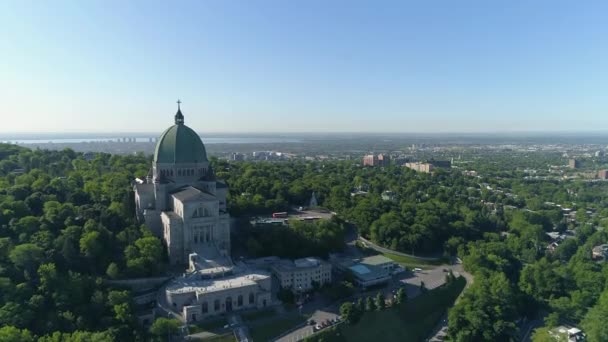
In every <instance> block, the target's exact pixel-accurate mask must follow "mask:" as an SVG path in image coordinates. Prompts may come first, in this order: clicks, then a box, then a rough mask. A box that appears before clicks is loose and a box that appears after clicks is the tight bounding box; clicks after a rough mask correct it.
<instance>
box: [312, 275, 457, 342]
mask: <svg viewBox="0 0 608 342" xmlns="http://www.w3.org/2000/svg"><path fill="white" fill-rule="evenodd" d="M465 284H466V281H465V279H464V278H458V279H457V280H456V281H455V282H454V283H452V284H450V285H449V286H442V287H439V288H436V289H434V290H431V291H428V292H426V293H424V294H422V295H420V296H418V297H416V298H414V299H411V300H409V301H408V302H407V303H405V304H404V305H402V306H400V307H397V308H388V309H386V310H383V311H373V312H366V313H365V314H364V315H363V317H362V318H361V321H359V323H357V324H356V325H347V324H341V325H340V326H339V327H336V328H334V329H333V330H328V331H327V332H325V333H323V334H317V335H313V337H312V338H309V339H307V340H306V341H320V339H321V338H322V339H323V340H326V341H336V342H342V341H347V342H364V341H383V342H385V341H387V342H391V341H395V342H397V341H399V342H401V341H424V340H425V339H426V338H427V337H428V334H430V333H431V331H432V330H433V328H434V327H435V325H436V324H437V323H438V321H439V320H440V319H441V317H442V316H443V314H444V313H445V312H446V310H447V309H448V308H449V307H450V306H451V305H452V304H453V303H454V301H455V300H456V298H457V297H458V295H459V294H460V292H461V291H462V289H464V286H465ZM323 335H324V336H323Z"/></svg>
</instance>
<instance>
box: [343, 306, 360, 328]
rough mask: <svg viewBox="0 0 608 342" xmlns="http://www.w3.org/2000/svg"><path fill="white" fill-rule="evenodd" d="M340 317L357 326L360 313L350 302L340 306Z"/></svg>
mask: <svg viewBox="0 0 608 342" xmlns="http://www.w3.org/2000/svg"><path fill="white" fill-rule="evenodd" d="M340 316H342V319H344V320H346V322H348V323H349V324H357V322H359V319H360V318H361V311H359V309H358V308H357V306H356V305H353V303H351V302H345V303H343V304H342V305H341V306H340Z"/></svg>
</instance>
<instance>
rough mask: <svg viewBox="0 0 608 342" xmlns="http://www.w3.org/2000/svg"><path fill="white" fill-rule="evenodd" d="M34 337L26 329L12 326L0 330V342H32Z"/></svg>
mask: <svg viewBox="0 0 608 342" xmlns="http://www.w3.org/2000/svg"><path fill="white" fill-rule="evenodd" d="M33 341H34V336H32V333H30V332H29V331H28V330H26V329H18V328H15V327H13V326H4V327H2V328H0V342H33Z"/></svg>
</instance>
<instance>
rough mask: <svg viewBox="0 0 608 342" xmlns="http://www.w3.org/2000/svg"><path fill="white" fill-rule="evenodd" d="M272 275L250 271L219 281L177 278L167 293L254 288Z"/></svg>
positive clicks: (188, 277) (189, 277)
mask: <svg viewBox="0 0 608 342" xmlns="http://www.w3.org/2000/svg"><path fill="white" fill-rule="evenodd" d="M268 278H270V275H269V274H268V273H266V272H262V271H250V272H247V273H244V274H238V275H232V276H228V277H224V278H218V279H197V278H195V277H191V276H186V277H182V278H177V279H175V280H174V281H173V283H171V284H170V285H169V286H167V292H171V293H188V292H195V293H207V292H216V291H223V290H226V289H232V288H238V287H244V286H254V285H257V282H258V281H260V280H264V279H268Z"/></svg>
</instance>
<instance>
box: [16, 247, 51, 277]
mask: <svg viewBox="0 0 608 342" xmlns="http://www.w3.org/2000/svg"><path fill="white" fill-rule="evenodd" d="M9 258H10V259H11V261H12V262H13V264H15V266H16V267H18V268H20V269H22V270H24V271H26V272H27V273H28V274H30V275H31V274H34V272H35V271H36V269H38V266H39V265H40V264H41V263H42V260H43V259H44V251H43V250H42V248H40V247H38V246H36V245H34V244H31V243H25V244H22V245H18V246H15V248H13V250H12V251H11V252H10V254H9Z"/></svg>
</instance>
